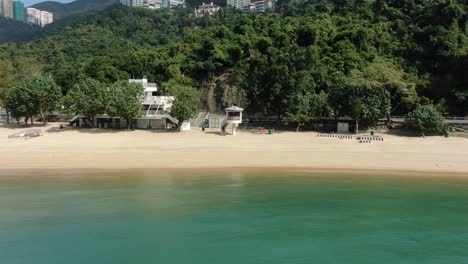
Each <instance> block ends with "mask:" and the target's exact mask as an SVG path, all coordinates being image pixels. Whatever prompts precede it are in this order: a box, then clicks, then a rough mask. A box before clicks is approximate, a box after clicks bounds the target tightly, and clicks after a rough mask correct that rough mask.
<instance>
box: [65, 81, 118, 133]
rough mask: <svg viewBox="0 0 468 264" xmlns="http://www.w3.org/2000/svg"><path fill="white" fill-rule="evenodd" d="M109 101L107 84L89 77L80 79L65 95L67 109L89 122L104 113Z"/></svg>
mask: <svg viewBox="0 0 468 264" xmlns="http://www.w3.org/2000/svg"><path fill="white" fill-rule="evenodd" d="M109 102H110V92H109V88H108V87H107V85H105V84H103V83H101V82H99V81H96V80H93V79H89V78H88V79H84V80H80V81H79V82H78V83H77V84H75V85H74V86H73V87H72V88H71V89H70V90H69V91H68V94H67V96H66V97H65V107H66V109H67V111H68V112H70V113H72V114H76V115H77V114H80V115H83V116H84V117H85V119H86V120H88V121H89V122H90V123H91V124H93V120H94V117H95V116H96V115H100V114H105V113H106V111H107V110H108V108H109Z"/></svg>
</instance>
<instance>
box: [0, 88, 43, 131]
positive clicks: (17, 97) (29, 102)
mask: <svg viewBox="0 0 468 264" xmlns="http://www.w3.org/2000/svg"><path fill="white" fill-rule="evenodd" d="M29 88H30V87H29V86H26V85H23V84H20V85H18V86H16V87H13V88H12V89H10V90H8V92H7V94H6V98H5V108H6V110H7V112H9V113H10V114H11V116H13V117H15V118H16V122H17V123H19V121H20V118H21V117H24V123H25V124H26V125H27V124H28V120H29V119H31V124H32V123H33V118H32V117H33V116H34V115H36V114H37V105H36V104H35V103H34V100H33V91H32V90H31V89H29Z"/></svg>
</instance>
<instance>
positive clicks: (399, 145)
mask: <svg viewBox="0 0 468 264" xmlns="http://www.w3.org/2000/svg"><path fill="white" fill-rule="evenodd" d="M43 129H44V135H43V136H42V137H39V138H32V139H28V140H24V139H8V135H11V134H13V133H17V132H20V131H23V130H25V128H15V129H13V128H6V127H1V128H0V146H1V148H0V168H4V169H52V168H61V169H65V168H67V169H72V168H80V169H81V168H82V169H85V168H89V169H95V168H100V169H123V168H126V169H136V168H148V169H152V168H167V169H174V168H185V169H190V168H200V169H210V168H226V167H238V168H297V169H302V168H307V169H338V170H347V169H353V170H387V171H419V172H424V171H431V172H436V173H440V172H454V173H461V174H464V173H466V175H467V176H468V139H464V138H449V139H446V138H444V137H428V138H417V137H400V136H389V135H384V138H385V141H384V142H375V143H371V144H361V143H359V142H357V140H340V139H336V138H319V137H316V133H313V132H306V133H295V132H277V133H275V134H274V135H272V136H269V135H260V134H258V133H254V132H248V131H244V132H238V134H237V136H231V135H228V136H220V135H219V133H218V130H213V131H208V132H206V133H204V132H201V131H200V130H198V129H197V130H192V131H189V132H181V133H166V132H154V131H143V130H137V131H125V130H123V131H113V130H99V129H96V130H91V129H71V128H68V129H65V130H59V129H58V124H51V125H49V127H47V128H43ZM0 170H1V169H0Z"/></svg>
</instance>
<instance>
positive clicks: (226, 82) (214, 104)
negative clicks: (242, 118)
mask: <svg viewBox="0 0 468 264" xmlns="http://www.w3.org/2000/svg"><path fill="white" fill-rule="evenodd" d="M233 80H234V78H233V76H232V74H231V73H224V74H222V75H220V76H217V77H215V78H214V79H212V80H211V81H210V82H208V83H207V84H206V85H205V86H204V87H203V88H202V89H201V90H200V104H199V106H198V107H199V109H200V110H203V111H207V112H210V113H224V108H227V107H229V106H232V105H237V106H240V107H245V106H246V105H247V98H246V97H245V95H244V93H243V91H242V89H241V88H240V87H237V86H236V85H235V84H234V82H233Z"/></svg>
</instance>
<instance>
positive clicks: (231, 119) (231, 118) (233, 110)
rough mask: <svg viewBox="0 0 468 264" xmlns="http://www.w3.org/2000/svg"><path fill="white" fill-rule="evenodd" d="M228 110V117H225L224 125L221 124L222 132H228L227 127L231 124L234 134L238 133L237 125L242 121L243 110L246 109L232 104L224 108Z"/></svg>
mask: <svg viewBox="0 0 468 264" xmlns="http://www.w3.org/2000/svg"><path fill="white" fill-rule="evenodd" d="M224 111H225V112H226V119H224V122H223V125H222V126H221V132H222V133H223V135H224V134H226V127H227V126H228V125H229V124H230V125H231V127H232V135H234V136H235V135H236V131H237V127H238V126H239V124H241V123H242V111H244V109H242V108H240V107H238V106H231V107H228V108H226V109H224Z"/></svg>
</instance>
